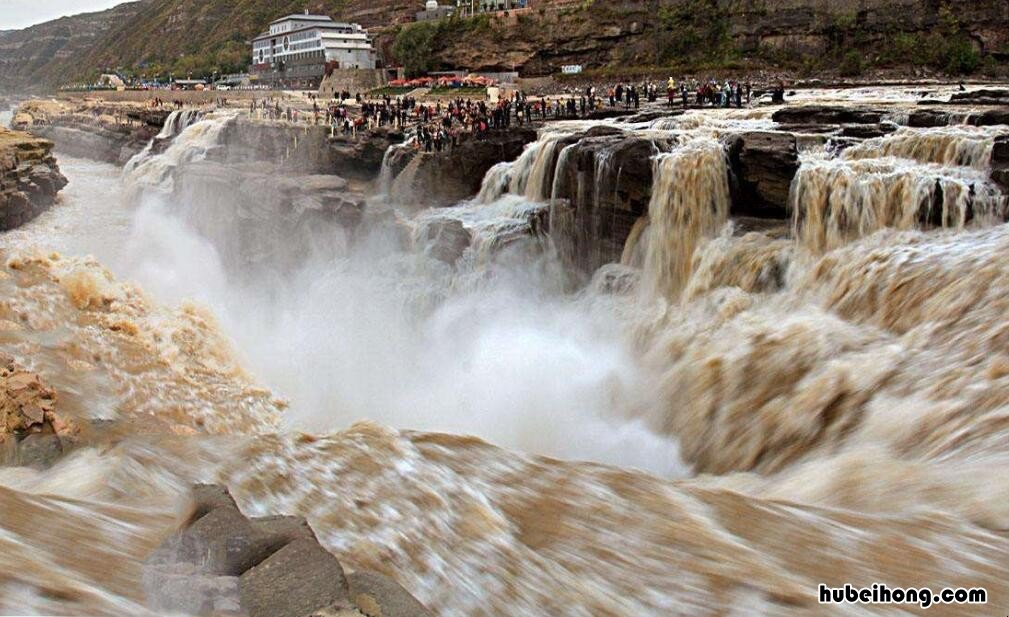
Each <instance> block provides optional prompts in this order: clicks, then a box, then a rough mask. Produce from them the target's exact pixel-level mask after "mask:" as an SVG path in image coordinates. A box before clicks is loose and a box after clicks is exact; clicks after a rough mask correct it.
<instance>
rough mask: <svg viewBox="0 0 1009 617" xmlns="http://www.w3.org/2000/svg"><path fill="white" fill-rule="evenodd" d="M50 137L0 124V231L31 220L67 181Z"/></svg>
mask: <svg viewBox="0 0 1009 617" xmlns="http://www.w3.org/2000/svg"><path fill="white" fill-rule="evenodd" d="M52 148H53V144H52V142H51V141H48V140H46V139H41V138H38V137H35V136H33V135H29V134H28V133H22V132H17V131H8V130H6V129H3V128H0V231H6V230H9V229H15V228H17V227H20V226H21V225H24V224H25V223H27V222H28V221H31V220H32V219H34V218H35V217H36V216H38V215H39V214H41V213H42V212H44V211H45V210H47V209H48V208H49V207H50V206H52V205H53V203H55V201H56V195H57V194H58V193H59V192H60V191H61V190H62V189H63V187H65V186H66V185H67V179H66V178H65V177H64V176H63V174H62V173H60V168H59V165H57V163H56V158H55V157H54V156H53V155H52Z"/></svg>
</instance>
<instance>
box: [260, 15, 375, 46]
mask: <svg viewBox="0 0 1009 617" xmlns="http://www.w3.org/2000/svg"><path fill="white" fill-rule="evenodd" d="M330 22H331V23H328V24H318V25H315V26H305V27H304V28H295V29H294V30H290V31H288V32H281V33H279V34H270V33H269V32H264V33H262V34H260V35H259V36H257V37H256V38H254V39H252V42H253V43H255V42H257V41H261V40H263V39H269V38H277V37H282V36H291V35H292V34H297V33H299V32H304V31H305V30H314V29H316V28H320V29H322V30H323V32H326V31H330V32H332V31H333V30H337V29H345V28H351V29H352V30H353V26H354V24H349V23H344V22H335V21H332V20H330ZM341 34H342V35H343V36H350V37H355V38H356V37H358V36H368V32H367V31H366V30H365V29H364V28H361V29H360V30H354V31H352V32H341Z"/></svg>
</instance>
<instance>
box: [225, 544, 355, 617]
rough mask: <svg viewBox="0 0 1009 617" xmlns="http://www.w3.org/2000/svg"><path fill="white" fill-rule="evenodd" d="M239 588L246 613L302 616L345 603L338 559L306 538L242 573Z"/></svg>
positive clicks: (254, 616) (345, 587)
mask: <svg viewBox="0 0 1009 617" xmlns="http://www.w3.org/2000/svg"><path fill="white" fill-rule="evenodd" d="M240 591H241V598H242V608H243V610H244V611H245V612H246V613H247V614H248V615H249V617H306V616H307V615H311V614H313V613H314V612H315V611H318V610H320V609H323V608H326V607H333V606H334V605H341V606H348V607H349V589H348V585H347V578H346V577H345V576H344V573H343V568H342V567H341V566H340V562H339V561H337V559H336V557H334V556H333V555H332V554H330V553H329V552H328V551H327V550H326V549H324V548H322V546H320V545H319V543H318V542H315V541H313V540H309V539H307V538H306V539H301V540H296V541H294V542H291V543H290V544H288V545H287V546H285V547H284V548H282V549H280V550H279V551H277V552H276V553H274V554H273V555H271V556H270V557H269V558H268V559H267V560H266V561H264V562H262V563H261V564H259V565H258V566H256V567H254V568H252V569H251V570H249V571H248V572H246V573H245V574H243V575H242V577H241V581H240Z"/></svg>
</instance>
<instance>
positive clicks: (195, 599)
mask: <svg viewBox="0 0 1009 617" xmlns="http://www.w3.org/2000/svg"><path fill="white" fill-rule="evenodd" d="M193 502H194V506H193V511H192V514H191V515H190V517H189V520H188V521H187V522H186V524H185V525H184V526H183V528H182V529H181V530H180V531H179V532H178V533H177V534H175V535H174V536H172V537H171V538H169V539H168V540H167V541H166V542H165V543H164V544H163V545H162V546H161V547H159V548H158V549H157V550H156V551H155V552H154V553H153V554H152V555H151V556H150V557H149V558H148V560H147V562H146V564H145V566H144V587H145V590H146V592H147V597H148V603H149V605H150V607H151V608H152V609H154V610H156V611H162V612H165V613H170V612H177V613H183V614H188V615H215V616H229V617H237V616H244V617H362V616H364V617H433V613H431V612H430V611H428V610H427V609H426V608H425V607H424V606H423V605H422V604H421V603H420V602H418V601H417V600H416V599H415V598H414V597H413V596H412V595H410V593H409V592H407V591H406V590H405V589H403V588H402V587H401V586H400V585H399V584H398V583H396V582H395V581H393V580H392V579H390V578H388V577H386V576H383V575H381V574H377V573H374V572H361V571H358V572H351V573H349V574H347V573H346V572H345V571H344V570H343V567H342V566H341V564H340V562H339V560H337V558H336V557H334V556H333V555H332V554H331V553H330V552H329V551H327V550H326V549H325V548H323V546H322V545H321V544H320V543H319V541H318V539H317V538H316V536H315V533H314V532H313V531H312V528H311V527H310V526H309V525H308V523H307V522H306V521H305V519H304V518H301V517H296V516H269V517H263V518H247V517H245V516H244V515H243V514H242V512H241V510H239V508H238V505H237V504H236V503H235V500H234V499H233V498H232V496H231V494H230V493H229V492H228V490H227V488H225V487H223V486H218V485H197V486H195V487H194V488H193Z"/></svg>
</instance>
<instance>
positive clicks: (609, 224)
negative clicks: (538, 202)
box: [549, 127, 674, 273]
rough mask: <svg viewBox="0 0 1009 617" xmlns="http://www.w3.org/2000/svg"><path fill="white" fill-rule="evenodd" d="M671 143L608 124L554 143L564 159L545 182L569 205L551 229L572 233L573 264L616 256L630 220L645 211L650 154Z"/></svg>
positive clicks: (587, 268) (590, 267) (589, 266)
mask: <svg viewBox="0 0 1009 617" xmlns="http://www.w3.org/2000/svg"><path fill="white" fill-rule="evenodd" d="M568 146H570V149H569V150H567V151H566V152H565V148H566V147H568ZM672 147H674V144H673V142H672V141H669V140H666V139H653V138H645V137H642V136H640V135H635V134H633V133H626V132H624V131H621V130H619V129H614V128H612V127H596V128H593V129H591V130H589V131H587V132H586V133H583V134H579V135H575V136H573V137H571V138H569V139H567V140H565V141H564V142H562V143H561V144H559V146H558V148H557V156H558V159H560V157H562V156H563V160H559V161H558V163H557V166H556V167H557V169H556V178H551V182H552V184H550V185H549V186H552V187H554V188H555V189H556V190H555V191H552V192H554V193H556V194H555V195H553V197H555V198H556V199H557V200H559V201H561V200H563V202H566V203H567V205H568V207H567V208H564V209H563V210H564V212H565V215H564V217H559V218H558V220H557V221H551V222H550V225H551V231H552V232H556V233H557V234H558V235H563V234H567V235H570V236H571V237H570V238H568V239H567V240H568V241H570V243H571V244H572V246H571V255H570V257H571V258H572V260H573V262H574V264H573V265H575V266H577V267H578V268H579V269H581V270H582V271H584V272H586V273H589V272H594V271H595V270H596V269H598V268H599V267H600V266H602V265H603V264H606V263H610V262H613V261H619V260H620V256H621V254H622V253H623V249H624V243H625V242H626V240H627V237H628V236H629V235H630V233H631V229H632V228H633V227H634V223H635V222H636V221H637V220H638V219H639V218H640V217H641V216H642V215H644V214H646V213H647V212H648V204H649V202H650V201H651V194H652V180H653V175H654V171H653V165H652V159H653V157H654V156H655V155H656V154H658V153H660V152H664V151H668V150H669V149H670V148H672ZM562 153H563V154H562ZM563 219H570V223H565V222H564V220H563Z"/></svg>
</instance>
